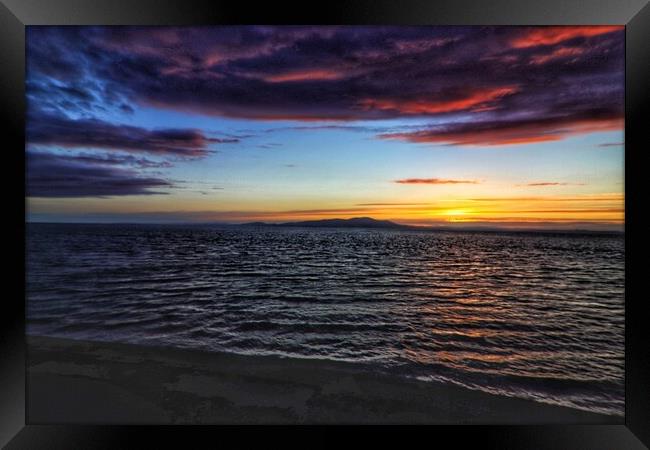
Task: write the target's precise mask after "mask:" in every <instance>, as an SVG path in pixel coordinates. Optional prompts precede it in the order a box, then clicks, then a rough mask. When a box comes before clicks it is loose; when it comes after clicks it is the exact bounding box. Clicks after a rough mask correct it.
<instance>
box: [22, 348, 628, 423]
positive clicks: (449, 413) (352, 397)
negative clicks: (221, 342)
mask: <svg viewBox="0 0 650 450" xmlns="http://www.w3.org/2000/svg"><path fill="white" fill-rule="evenodd" d="M27 345H28V352H27V357H28V378H27V386H28V387H27V398H28V401H27V407H28V422H29V423H31V424H47V423H53V424H54V423H86V424H118V423H119V424H124V423H126V424H184V423H202V424H410V423H417V424H513V423H520V424H532V423H537V424H552V423H557V424H560V423H561V424H570V423H581V424H585V423H593V424H614V423H623V418H622V417H620V416H606V415H600V414H594V413H589V412H585V411H580V410H577V409H572V408H565V407H560V406H554V405H548V404H542V403H538V402H534V401H530V400H523V399H515V398H508V397H501V396H496V395H490V394H486V393H483V392H479V391H473V390H469V389H465V388H461V387H457V386H454V385H449V384H441V383H434V382H424V381H418V380H408V379H404V378H401V377H396V376H392V375H389V374H384V373H379V372H376V371H372V370H371V369H370V368H369V366H366V365H361V364H355V363H348V362H339V361H328V360H319V359H298V358H281V357H276V356H248V355H236V354H228V353H214V352H204V351H198V350H184V349H174V348H166V347H156V346H143V345H132V344H118V343H104V342H91V341H78V340H70V339H60V338H52V337H40V336H29V337H28V338H27Z"/></svg>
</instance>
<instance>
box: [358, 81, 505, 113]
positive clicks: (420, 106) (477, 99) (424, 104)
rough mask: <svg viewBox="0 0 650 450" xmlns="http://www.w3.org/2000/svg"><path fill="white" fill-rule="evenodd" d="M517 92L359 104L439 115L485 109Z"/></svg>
mask: <svg viewBox="0 0 650 450" xmlns="http://www.w3.org/2000/svg"><path fill="white" fill-rule="evenodd" d="M515 92H517V88H516V87H514V86H506V87H498V88H487V89H476V90H468V91H467V92H465V93H464V94H463V95H461V96H460V97H459V98H456V99H453V100H435V99H433V100H427V99H422V100H392V99H363V100H361V102H360V103H359V104H360V105H361V107H362V108H363V109H365V110H373V109H375V110H382V111H397V112H400V113H403V114H438V113H445V112H452V111H461V110H467V109H473V108H476V107H485V106H487V105H486V104H488V103H490V102H492V101H494V100H497V99H500V98H502V97H505V96H507V95H511V94H514V93H515Z"/></svg>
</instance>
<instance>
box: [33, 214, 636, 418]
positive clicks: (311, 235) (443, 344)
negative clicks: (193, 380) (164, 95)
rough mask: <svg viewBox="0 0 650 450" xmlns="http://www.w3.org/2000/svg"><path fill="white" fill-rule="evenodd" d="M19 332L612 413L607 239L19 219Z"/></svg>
mask: <svg viewBox="0 0 650 450" xmlns="http://www.w3.org/2000/svg"><path fill="white" fill-rule="evenodd" d="M26 256H27V320H28V333H29V334H36V335H48V336H59V337H71V338H80V339H93V340H104V341H119V342H130V343H139V344H153V345H161V344H162V345H170V346H175V347H180V348H196V349H204V350H212V351H227V352H234V353H243V354H264V355H268V354H273V355H281V356H288V357H300V358H323V359H335V360H346V361H354V362H357V363H360V364H368V365H371V366H372V367H373V368H374V369H375V370H383V371H387V372H392V373H395V374H396V375H398V376H404V377H416V378H419V379H422V380H432V381H442V382H446V383H454V384H458V385H462V386H465V387H469V388H471V389H478V390H482V391H485V392H491V393H496V394H500V395H506V396H511V397H521V398H529V399H534V400H537V401H541V402H546V403H553V404H559V405H564V406H569V407H573V408H579V409H584V410H589V411H594V412H601V413H607V414H616V415H622V414H623V411H624V279H625V272H624V256H625V255H624V239H623V237H622V236H611V235H609V236H607V235H570V234H535V233H481V232H420V231H394V230H370V229H326V228H320V229H315V228H309V229H307V228H271V227H256V228H245V227H234V226H233V227H228V226H221V227H219V226H172V225H54V224H28V225H27V255H26Z"/></svg>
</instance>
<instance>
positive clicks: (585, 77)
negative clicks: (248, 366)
mask: <svg viewBox="0 0 650 450" xmlns="http://www.w3.org/2000/svg"><path fill="white" fill-rule="evenodd" d="M26 37H27V42H26V44H27V48H26V56H27V65H26V96H27V125H26V160H27V173H26V178H27V199H26V202H27V217H26V220H28V221H33V222H154V223H168V222H169V223H176V222H228V223H242V222H250V221H265V222H274V223H276V222H287V221H294V220H312V219H326V218H350V217H361V216H363V217H373V218H376V219H389V220H394V221H396V222H399V223H405V224H412V225H446V226H467V225H468V224H471V225H486V224H488V225H490V226H500V227H516V228H521V227H524V228H542V229H545V228H549V227H551V228H580V229H583V228H587V229H622V227H623V225H624V169H623V165H624V142H623V141H624V132H623V129H624V68H625V67H624V27H617V26H575V27H556V26H544V27H513V26H497V27H450V26H429V27H403V26H400V27H377V26H363V27H361V26H337V27H330V26H305V27H293V26H292V27H289V26H220V27H122V26H119V27H77V26H72V27H71V26H67V27H52V26H28V27H27V31H26Z"/></svg>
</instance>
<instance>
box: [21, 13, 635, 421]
mask: <svg viewBox="0 0 650 450" xmlns="http://www.w3.org/2000/svg"><path fill="white" fill-rule="evenodd" d="M625 37H626V36H625V27H624V26H622V25H621V26H618V25H616V26H614V25H594V26H582V25H576V26H541V25H540V26H506V25H502V26H433V25H430V26H406V25H400V26H378V25H341V26H325V25H311V26H306V25H305V26H289V25H232V26H231V25H212V26H51V25H43V26H39V25H29V26H26V27H25V96H26V111H25V161H26V162H25V202H26V211H25V241H26V242H25V272H26V273H25V279H26V281H25V283H26V286H25V308H26V313H25V314H26V319H25V320H26V334H27V343H26V345H27V347H26V363H27V365H26V377H27V378H26V380H27V381H26V383H27V393H26V409H27V420H28V421H29V422H30V423H34V424H65V423H76V424H111V423H113V424H118V423H120V424H122V423H132V424H183V423H202V424H415V423H417V424H567V423H569V424H611V425H614V424H619V425H620V424H624V423H625V406H626V402H625V185H624V183H625V176H624V175H625V142H624V127H625V69H626V68H625Z"/></svg>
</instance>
